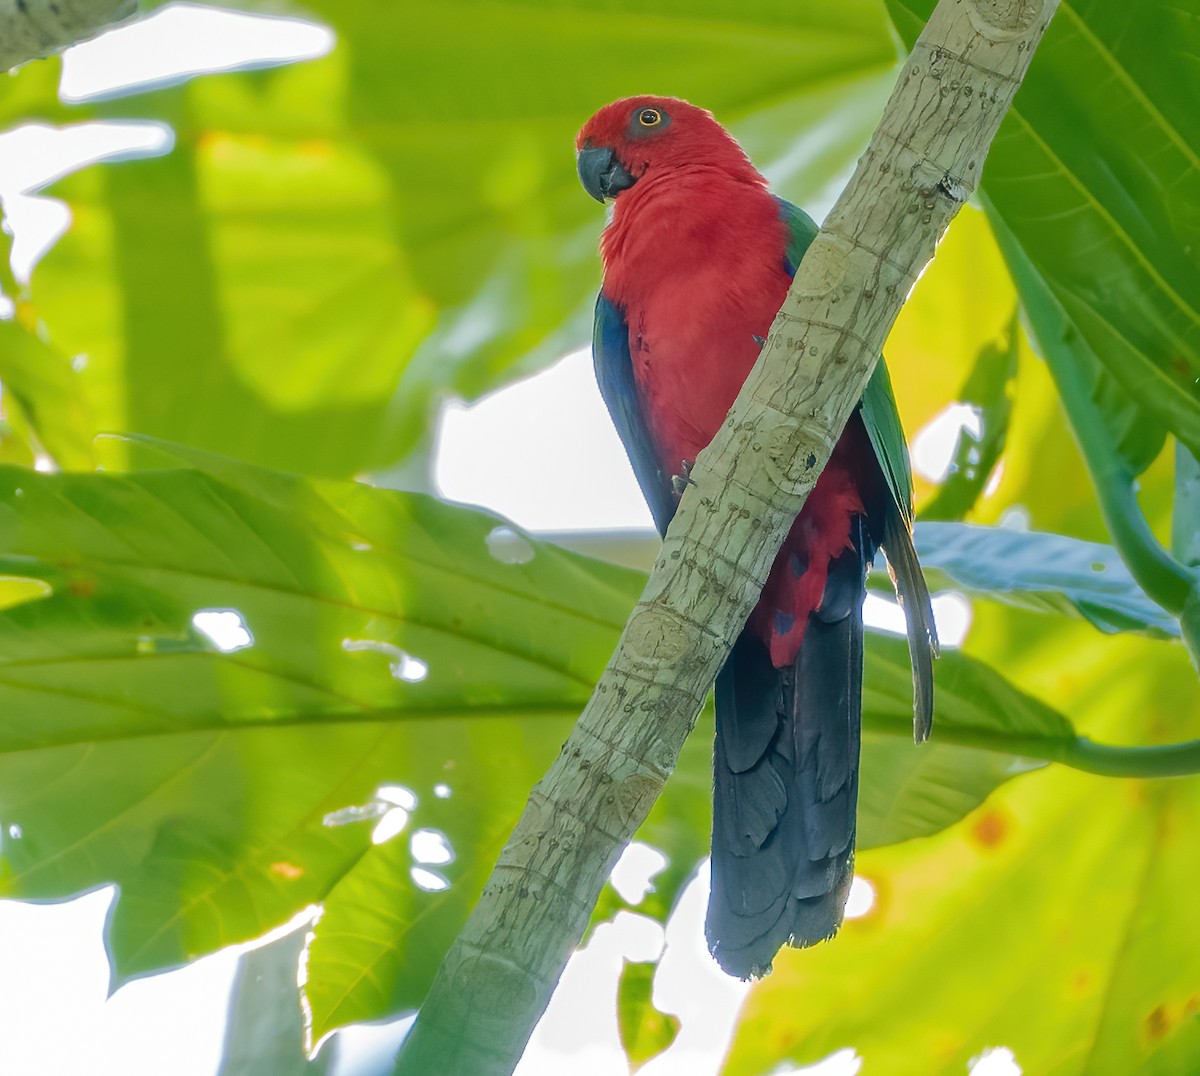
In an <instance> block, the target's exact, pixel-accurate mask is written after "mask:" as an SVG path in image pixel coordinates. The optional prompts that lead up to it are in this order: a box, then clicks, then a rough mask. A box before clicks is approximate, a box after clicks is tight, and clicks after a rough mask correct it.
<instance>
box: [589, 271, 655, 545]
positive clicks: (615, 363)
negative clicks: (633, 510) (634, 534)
mask: <svg viewBox="0 0 1200 1076" xmlns="http://www.w3.org/2000/svg"><path fill="white" fill-rule="evenodd" d="M592 360H593V362H594V363H595V366H596V382H597V383H598V384H599V386H600V395H601V396H602V397H603V399H604V405H605V406H606V407H607V408H608V413H609V415H611V416H612V421H613V425H614V426H615V427H616V428H617V435H618V436H619V437H620V438H621V443H622V444H624V446H625V452H626V454H627V455H628V456H629V462H630V463H631V464H633V473H634V475H635V477H636V478H637V480H638V485H639V486H641V487H642V496H643V497H645V498H646V503H647V504H648V505H649V506H650V514H651V515H652V516H653V517H654V525H655V527H657V528H658V533H659V534H666V533H667V524H668V523H670V522H671V517H672V516H673V515H674V514H675V496H674V494H673V492H672V490H671V480H670V478H669V477H667V476H665V475H664V474H663V473H662V469H661V468H660V467H659V466H658V459H657V456H656V455H655V452H654V444H653V442H652V441H651V440H650V430H649V429H648V428H647V426H646V422H645V419H644V418H643V417H642V407H641V402H640V401H639V400H638V394H637V385H635V384H634V381H633V358H632V356H631V355H630V351H629V327H628V326H627V325H626V323H625V315H624V314H622V313H621V311H620V309H619V308H618V307H617V306H616V305H614V304H613V303H611V302H609V300H608V299H606V298H605V297H604V294H603V292H602V293H601V294H600V295H599V296H598V297H597V299H596V321H595V325H594V327H593V330H592Z"/></svg>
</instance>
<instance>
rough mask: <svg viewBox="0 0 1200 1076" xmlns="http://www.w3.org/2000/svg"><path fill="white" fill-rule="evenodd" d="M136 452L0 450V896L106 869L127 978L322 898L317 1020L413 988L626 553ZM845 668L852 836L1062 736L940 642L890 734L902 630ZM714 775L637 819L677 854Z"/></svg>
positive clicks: (530, 762)
mask: <svg viewBox="0 0 1200 1076" xmlns="http://www.w3.org/2000/svg"><path fill="white" fill-rule="evenodd" d="M131 448H132V455H133V457H134V459H135V460H138V461H140V462H143V463H152V462H156V461H157V464H158V465H159V466H161V465H162V463H163V462H167V461H169V462H173V463H174V464H175V465H176V468H175V469H173V470H148V471H144V472H139V473H135V474H132V475H128V476H123V477H122V476H115V475H107V474H101V475H39V474H34V473H31V472H29V471H25V470H22V469H17V468H6V469H2V470H0V535H3V548H2V549H0V574H3V575H9V576H18V577H25V578H31V579H35V580H41V581H43V582H44V583H45V584H48V585H49V586H50V587H51V588H52V591H53V592H52V593H51V594H49V596H46V597H43V598H41V599H40V600H33V601H26V602H24V603H22V604H17V605H14V606H12V607H10V608H8V609H5V610H3V611H2V612H0V653H3V654H4V660H3V661H2V662H0V715H3V717H2V719H0V821H2V822H3V823H4V825H5V826H12V827H16V828H15V829H14V831H13V832H16V833H19V834H20V837H19V839H15V840H9V841H6V843H5V848H4V859H3V867H2V870H3V874H2V876H0V877H2V886H3V892H4V893H5V894H6V895H9V896H17V897H24V898H34V899H47V898H57V897H62V896H65V895H68V894H70V893H74V892H78V891H80V890H82V889H86V888H88V887H91V886H95V885H97V884H100V883H103V882H116V883H118V885H119V886H120V890H121V893H120V897H119V899H118V902H117V905H116V909H115V912H114V914H113V919H112V923H111V938H110V945H111V952H112V957H113V962H114V965H115V970H116V973H117V975H118V977H119V978H124V977H128V976H130V975H136V974H141V973H145V972H148V971H152V970H155V969H158V968H162V967H167V966H171V965H173V964H177V963H179V962H181V961H184V960H187V959H190V958H192V957H195V956H198V955H200V954H202V953H205V952H208V951H211V950H212V949H215V948H217V947H219V946H222V945H225V944H228V943H231V942H234V941H240V940H244V939H246V938H249V937H253V936H255V935H257V934H260V933H262V932H263V931H264V930H266V929H269V928H271V927H274V926H276V925H278V924H279V923H280V922H283V921H285V920H286V919H287V918H288V917H289V916H291V915H292V914H293V913H294V912H295V911H297V910H299V909H301V908H303V907H305V906H306V905H308V904H311V903H314V902H323V903H324V907H325V913H324V915H323V916H322V918H321V920H320V922H319V924H318V926H317V929H316V939H315V941H314V943H313V945H312V950H311V954H310V959H309V963H308V976H309V979H308V981H309V985H308V995H309V998H310V1001H311V1004H312V1007H313V1013H314V1030H315V1032H316V1034H317V1035H320V1034H322V1033H324V1032H325V1031H327V1030H329V1029H330V1028H331V1027H333V1026H336V1025H338V1024H341V1023H346V1022H350V1021H353V1020H363V1019H369V1018H376V1017H380V1016H383V1015H386V1014H388V1013H393V1012H396V1011H398V1010H401V1009H404V1008H409V1007H413V1006H415V1005H417V1004H418V1003H419V1002H420V1000H421V997H422V996H423V991H424V989H425V986H426V985H427V983H428V981H429V978H430V976H431V975H432V973H433V971H434V969H435V968H436V965H437V962H438V960H439V959H440V956H441V954H442V952H443V951H444V949H445V947H446V945H447V944H448V942H449V940H450V939H451V938H452V937H453V935H454V933H455V932H456V931H457V929H458V927H459V926H460V925H461V923H462V921H463V919H464V918H465V916H466V914H467V912H468V910H469V908H470V905H471V903H472V901H473V899H474V897H475V895H476V894H477V892H478V891H479V889H480V888H481V887H482V884H483V881H484V878H485V877H486V874H487V872H488V870H489V869H490V867H491V864H492V862H493V859H494V856H495V854H496V852H497V851H498V850H499V847H500V845H501V843H502V841H503V839H504V837H505V836H506V835H507V832H508V830H509V828H510V827H511V824H512V820H513V818H514V816H515V814H516V812H517V810H518V808H519V806H520V804H521V802H522V801H523V799H524V797H525V795H526V794H527V793H528V790H529V788H530V787H531V786H532V785H533V783H534V782H535V781H536V779H537V777H538V776H540V774H541V773H542V772H543V771H544V769H545V767H546V765H547V764H548V763H549V761H550V759H551V758H552V757H553V755H554V753H555V752H556V751H557V749H558V747H559V745H560V744H561V742H562V738H563V736H564V735H565V731H566V727H567V721H568V720H569V719H570V718H572V717H573V716H574V714H575V713H576V711H577V710H578V709H579V707H581V706H582V704H583V702H584V701H585V699H586V697H587V695H588V694H589V692H590V687H591V684H592V682H593V681H594V679H595V677H596V676H597V675H598V674H599V671H600V669H601V667H602V665H603V662H604V660H605V659H606V657H607V655H608V653H609V651H610V649H611V647H612V645H613V643H614V642H615V639H616V636H617V633H618V631H619V628H620V626H621V624H622V623H623V621H624V618H625V616H626V614H627V611H628V609H629V608H630V607H631V605H632V602H633V601H634V599H635V597H636V595H637V593H638V592H639V589H640V585H641V576H640V575H638V574H637V573H634V572H629V571H625V570H621V569H616V568H613V567H610V566H606V565H603V564H601V563H599V562H596V561H589V560H587V559H585V558H582V557H578V556H576V555H573V554H568V553H565V552H563V551H560V550H557V549H555V548H554V547H552V546H547V545H544V544H542V543H536V542H533V541H532V540H530V539H528V538H526V537H524V536H522V535H519V534H517V533H516V532H514V531H512V530H511V529H509V528H507V527H504V526H500V525H499V524H498V521H497V520H496V519H495V518H494V517H490V516H487V515H484V514H481V513H477V512H472V511H468V510H466V509H460V508H455V507H453V506H449V505H444V504H440V503H438V502H436V501H433V500H431V499H429V498H425V497H420V496H416V495H402V494H395V493H391V492H388V491H383V490H376V489H371V488H369V487H365V486H358V485H352V484H342V483H313V482H310V481H306V480H303V479H299V478H295V477H291V476H287V475H282V474H273V473H271V472H266V471H260V470H258V469H255V468H252V467H247V466H245V465H241V464H236V463H232V462H231V461H221V460H219V459H215V458H212V457H208V456H205V455H204V454H201V453H197V452H195V450H191V449H179V448H173V447H171V446H164V445H160V444H154V443H148V442H140V443H136V444H134V445H132V446H131ZM201 461H202V462H205V463H206V464H207V465H208V466H209V467H210V468H211V473H210V472H203V471H199V470H192V469H180V468H179V466H178V465H179V464H187V463H189V462H192V463H194V462H201ZM217 609H224V610H236V611H237V613H238V614H239V615H240V617H241V620H242V623H244V625H245V629H246V630H247V631H248V632H249V633H250V634H251V635H252V645H249V646H244V647H243V648H241V649H237V650H233V651H231V652H228V653H220V652H218V651H217V649H216V647H215V646H214V645H213V643H212V642H211V641H210V640H209V639H208V638H207V637H206V636H205V635H204V634H203V633H201V632H200V631H199V630H198V628H197V626H196V624H195V623H194V622H193V619H192V618H193V616H194V615H195V614H196V612H197V611H201V610H217ZM201 623H203V621H201ZM243 641H249V640H243ZM414 662H420V663H423V665H424V667H425V668H426V669H427V676H425V677H424V678H423V679H422V678H420V673H421V671H422V669H421V666H420V665H416V664H414ZM867 683H868V690H867V691H866V693H865V696H864V701H865V713H866V715H867V720H868V726H869V728H870V730H871V733H870V735H869V736H868V743H867V745H866V748H865V750H864V769H865V770H866V771H867V776H866V777H865V778H864V787H865V791H864V796H863V804H862V811H861V819H862V820H861V823H860V825H861V828H862V835H863V841H864V843H865V844H867V843H874V842H882V841H894V840H902V839H904V838H906V837H911V836H914V835H917V834H923V833H929V832H932V831H934V830H936V829H939V828H941V827H943V826H945V825H948V824H950V823H951V822H953V821H955V820H956V819H958V818H960V817H961V816H962V814H963V813H964V812H966V811H969V810H970V809H971V808H973V807H974V806H975V805H977V804H978V803H979V802H980V801H982V799H983V798H984V797H986V796H987V794H988V793H989V792H990V791H991V790H992V789H993V788H994V787H995V786H996V785H997V784H999V783H1000V782H1002V781H1003V780H1005V779H1007V778H1008V777H1010V776H1012V775H1013V774H1014V773H1017V772H1020V771H1021V770H1023V769H1025V768H1027V767H1028V763H1027V762H1026V763H1021V762H1018V761H1016V760H1015V759H1014V757H1013V756H1012V754H1011V753H1010V751H1009V748H1010V747H1017V748H1019V749H1020V750H1022V751H1024V752H1025V753H1026V754H1028V753H1029V752H1030V744H1031V743H1033V744H1036V743H1037V742H1038V741H1039V740H1040V741H1042V742H1044V743H1045V744H1047V745H1052V744H1053V743H1054V742H1058V741H1061V740H1062V739H1064V738H1068V739H1069V738H1070V736H1071V730H1070V726H1069V725H1068V724H1067V723H1066V722H1065V721H1064V720H1063V719H1062V718H1061V717H1060V716H1058V715H1057V714H1055V713H1054V712H1053V711H1051V710H1049V709H1047V708H1046V707H1045V706H1043V705H1041V704H1039V703H1037V702H1035V701H1034V700H1033V699H1031V698H1029V697H1028V696H1024V695H1022V694H1021V693H1019V692H1016V691H1014V690H1013V689H1012V688H1010V687H1009V686H1008V685H1006V684H1005V683H1004V682H1003V680H1002V679H1001V678H999V677H998V676H996V674H994V673H991V672H989V671H988V670H987V669H985V668H983V667H982V666H980V665H978V664H977V663H975V662H973V661H971V660H970V659H968V658H966V657H965V656H962V655H952V656H949V657H948V659H947V660H946V661H945V662H944V663H943V672H942V676H941V685H942V687H941V692H940V695H939V702H938V721H939V730H940V733H941V739H940V741H939V742H938V743H936V744H931V745H927V746H924V747H922V748H916V747H913V746H912V744H911V743H909V742H907V741H908V740H909V737H910V736H911V678H910V672H909V669H908V662H907V656H906V654H905V652H904V644H903V642H902V641H901V640H897V639H885V638H872V640H871V643H870V647H869V654H868V670H867ZM981 732H982V733H984V734H985V735H984V738H983V739H984V741H986V742H981V741H980V733H981ZM981 747H986V748H987V750H983V749H981ZM1034 753H1036V751H1035V752H1034ZM708 768H709V748H708V739H707V737H706V738H704V739H699V740H696V739H695V738H694V740H693V743H692V744H689V748H688V751H687V752H685V755H684V759H683V761H682V764H681V767H680V771H679V772H678V773H677V775H676V777H675V778H674V779H673V780H672V782H670V784H669V786H668V789H669V790H668V793H667V795H666V796H665V797H664V798H663V801H662V802H661V803H660V804H659V805H658V807H656V809H655V813H654V814H653V816H652V817H651V820H650V821H649V823H648V824H647V826H646V827H645V829H644V831H643V838H644V839H646V840H648V841H650V842H651V843H654V844H657V845H658V846H659V847H662V848H664V850H666V851H667V853H668V854H669V855H670V856H671V858H672V869H673V870H674V871H676V872H678V873H679V874H682V873H684V872H686V871H688V870H690V869H691V867H692V865H693V864H694V862H695V860H696V859H697V858H699V856H700V855H701V854H702V853H703V849H704V846H705V845H706V844H707V832H708V825H709V822H708V816H709V806H708V789H709V775H708ZM441 785H444V786H445V787H444V788H441V789H438V790H437V791H436V792H435V786H441ZM381 786H402V787H404V788H407V789H409V790H411V792H412V793H413V794H415V796H416V798H417V799H418V801H419V805H418V806H417V807H416V808H415V809H414V810H412V811H411V818H410V819H409V825H410V828H412V827H420V828H423V829H432V830H436V831H439V832H440V833H441V834H443V835H444V839H445V841H446V843H447V845H448V846H449V848H450V849H451V850H452V852H453V854H454V857H455V858H454V860H453V862H451V863H449V864H446V865H439V866H437V867H436V868H435V869H436V871H438V872H440V873H441V874H442V875H443V876H444V877H445V879H446V881H447V882H448V883H449V887H448V888H446V889H444V890H443V891H440V892H436V891H429V890H427V889H424V888H421V887H420V886H418V885H415V884H414V881H413V875H412V870H413V868H414V867H417V868H420V867H421V864H420V862H418V861H417V860H416V859H414V857H413V851H412V849H411V848H410V846H409V844H408V842H407V841H406V840H404V839H403V838H400V839H393V840H391V841H387V842H384V843H381V844H378V845H375V844H372V843H371V841H370V831H371V827H370V825H369V824H368V822H369V820H371V819H374V818H377V817H378V815H379V813H380V812H381V811H383V810H386V809H387V795H388V794H387V793H386V789H385V790H384V791H383V792H380V791H379V790H380V788H381ZM872 786H873V787H872ZM446 793H448V795H447V794H446ZM394 799H395V796H394V794H393V801H394ZM347 808H361V810H357V811H356V810H350V811H347ZM356 819H362V820H363V821H357V822H356V821H355V820H356ZM662 899H663V900H664V901H665V902H666V901H669V900H670V889H669V888H668V889H665V890H664V892H663V894H662ZM662 911H665V907H664V908H662Z"/></svg>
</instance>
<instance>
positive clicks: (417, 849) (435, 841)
mask: <svg viewBox="0 0 1200 1076" xmlns="http://www.w3.org/2000/svg"><path fill="white" fill-rule="evenodd" d="M409 842H410V843H409V848H410V850H411V851H412V857H413V859H415V860H416V861H417V862H418V863H425V864H427V865H429V866H432V867H444V866H445V865H446V864H447V863H453V862H454V849H453V848H452V847H451V845H450V841H449V839H448V838H447V837H446V835H445V834H444V833H443V832H442V831H441V830H440V829H418V830H414V831H413V835H412V836H411V837H410V838H409Z"/></svg>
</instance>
